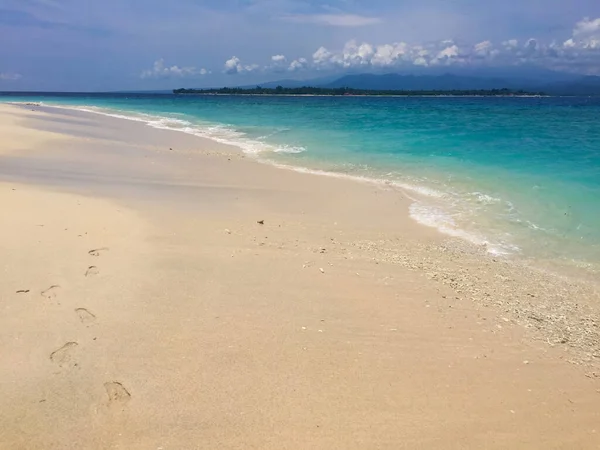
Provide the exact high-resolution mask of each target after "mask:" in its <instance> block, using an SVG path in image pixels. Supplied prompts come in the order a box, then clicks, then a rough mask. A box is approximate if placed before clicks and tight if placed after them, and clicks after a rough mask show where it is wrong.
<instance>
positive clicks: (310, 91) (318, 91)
mask: <svg viewBox="0 0 600 450" xmlns="http://www.w3.org/2000/svg"><path fill="white" fill-rule="evenodd" d="M173 93H174V94H183V95H185V94H195V95H281V96H285V95H287V96H388V97H392V96H393V97H411V96H414V97H424V96H425V97H434V96H452V97H540V96H544V95H545V94H544V93H542V92H526V91H524V90H512V89H507V88H503V89H460V90H459V89H454V90H372V89H354V88H327V87H311V86H304V87H296V88H285V87H283V86H277V87H276V88H264V87H261V86H256V87H255V88H241V87H237V88H229V87H224V88H220V89H174V90H173Z"/></svg>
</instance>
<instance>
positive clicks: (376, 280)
mask: <svg viewBox="0 0 600 450" xmlns="http://www.w3.org/2000/svg"><path fill="white" fill-rule="evenodd" d="M0 133H1V136H2V139H1V140H0V204H1V205H2V212H1V213H0V265H1V266H0V267H1V272H0V273H1V278H2V281H1V282H0V361H1V363H0V380H1V383H0V448H2V449H27V450H29V449H127V450H130V449H164V450H167V449H177V450H179V449H211V450H212V449H273V450H281V449H327V450H331V449H400V448H407V449H414V448H424V449H507V448H510V449H596V448H600V408H598V405H599V402H600V369H597V359H598V356H599V354H598V353H596V352H597V351H598V336H599V334H598V328H597V322H596V321H595V317H598V316H597V312H598V305H600V302H598V300H599V299H598V294H597V291H596V290H595V287H594V286H588V285H579V284H576V283H574V282H572V281H568V280H561V279H558V278H556V277H554V278H553V277H551V276H550V275H545V274H543V273H541V272H535V271H534V270H533V269H531V270H529V269H527V268H524V267H518V266H514V265H512V264H511V263H510V262H508V261H504V260H502V259H501V258H498V257H494V256H492V255H488V254H486V253H485V251H484V249H476V248H472V247H470V246H468V245H467V244H466V243H462V242H460V241H458V240H455V239H449V238H448V237H446V236H443V235H441V234H439V233H438V232H437V231H435V230H434V229H430V228H426V227H423V226H420V225H418V224H416V223H415V222H413V221H412V220H411V219H410V217H409V214H408V207H409V205H410V201H409V199H407V198H406V196H405V195H404V194H403V193H402V192H400V191H398V190H394V189H390V188H387V187H385V186H375V185H369V184H362V183H358V182H354V181H351V180H344V179H336V178H331V177H324V176H317V175H311V174H303V173H297V172H293V171H290V170H284V169H278V168H275V167H272V166H269V165H266V164H261V163H259V162H256V161H254V160H252V159H251V158H248V157H244V155H243V154H242V153H240V152H239V151H238V150H237V149H236V148H234V147H228V146H225V145H221V144H218V143H215V142H212V141H210V140H205V139H201V138H198V137H195V136H187V135H185V134H183V133H177V132H172V131H166V130H157V129H153V128H150V127H147V126H145V125H144V124H142V123H136V122H131V121H126V120H120V119H115V118H109V117H103V116H100V115H97V114H92V113H85V112H78V111H70V110H64V109H60V108H49V107H37V106H27V107H25V106H16V105H6V104H3V105H0Z"/></svg>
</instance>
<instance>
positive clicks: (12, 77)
mask: <svg viewBox="0 0 600 450" xmlns="http://www.w3.org/2000/svg"><path fill="white" fill-rule="evenodd" d="M21 78H23V76H22V75H21V74H20V73H12V72H0V81H17V80H20V79H21Z"/></svg>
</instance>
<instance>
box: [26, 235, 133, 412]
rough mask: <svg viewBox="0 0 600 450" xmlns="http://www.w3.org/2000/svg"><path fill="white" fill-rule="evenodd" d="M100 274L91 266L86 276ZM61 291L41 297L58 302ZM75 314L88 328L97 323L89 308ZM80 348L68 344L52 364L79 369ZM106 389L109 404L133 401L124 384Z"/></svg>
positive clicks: (55, 354) (100, 250) (97, 251)
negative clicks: (78, 354) (77, 353)
mask: <svg viewBox="0 0 600 450" xmlns="http://www.w3.org/2000/svg"><path fill="white" fill-rule="evenodd" d="M106 251H108V248H107V247H101V248H97V249H92V250H90V251H89V252H88V254H89V255H90V256H94V257H98V256H100V255H101V254H102V253H104V252H106ZM99 273H100V270H99V269H98V267H97V266H93V265H92V266H89V267H88V268H87V270H86V271H85V276H86V277H92V276H95V275H98V274H99ZM60 289H61V287H60V286H59V285H57V284H55V285H52V286H50V287H48V288H47V289H44V290H43V291H41V292H40V295H41V296H42V297H44V298H45V299H46V300H52V301H57V297H58V294H59V293H60ZM27 292H29V290H28V289H27V290H26V289H23V290H19V291H17V293H27ZM58 304H60V303H58ZM75 314H76V315H77V317H78V318H79V321H80V322H81V323H82V324H83V325H85V326H86V327H90V326H92V325H94V324H95V323H96V315H95V314H94V313H92V312H91V311H90V310H88V309H87V308H75ZM94 339H95V338H94ZM78 346H79V343H77V342H67V343H66V344H64V345H63V346H62V347H60V348H58V349H56V350H54V351H53V352H52V353H51V354H50V361H52V363H54V364H56V365H57V366H58V367H59V368H61V369H64V368H67V369H73V368H75V367H77V366H78V364H77V361H76V357H75V352H76V350H77V347H78ZM104 389H105V390H106V395H107V396H108V403H109V404H110V405H124V404H125V403H127V402H128V401H129V400H130V399H131V394H130V393H129V391H128V390H127V388H125V386H123V384H121V383H119V382H118V381H110V382H107V383H104Z"/></svg>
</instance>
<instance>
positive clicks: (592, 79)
mask: <svg viewBox="0 0 600 450" xmlns="http://www.w3.org/2000/svg"><path fill="white" fill-rule="evenodd" d="M543 91H544V92H546V93H547V94H550V95H584V96H586V95H594V96H596V95H599V96H600V77H596V76H586V77H581V78H579V79H577V80H575V81H562V82H556V83H550V84H547V85H545V86H543Z"/></svg>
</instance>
